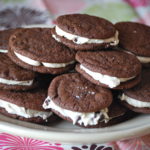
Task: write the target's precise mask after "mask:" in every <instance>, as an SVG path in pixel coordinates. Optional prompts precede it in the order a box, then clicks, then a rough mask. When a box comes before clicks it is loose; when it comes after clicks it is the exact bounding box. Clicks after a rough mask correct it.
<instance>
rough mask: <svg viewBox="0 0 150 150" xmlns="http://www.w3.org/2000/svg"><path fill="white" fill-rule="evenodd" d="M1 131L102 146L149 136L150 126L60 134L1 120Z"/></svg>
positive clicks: (63, 132)
mask: <svg viewBox="0 0 150 150" xmlns="http://www.w3.org/2000/svg"><path fill="white" fill-rule="evenodd" d="M11 119H12V118H11ZM12 120H14V121H18V120H15V119H12ZM19 122H20V121H19ZM21 122H22V121H21ZM27 124H28V123H27ZM37 126H39V125H37ZM51 128H52V129H55V128H53V127H50V129H51ZM65 130H66V129H65ZM80 130H81V129H80ZM83 130H84V129H83ZM86 130H88V129H86ZM0 131H1V132H5V133H9V134H12V135H17V136H23V137H28V138H33V139H38V140H43V141H48V142H59V143H67V144H71V143H74V144H75V143H76V144H83V143H84V144H92V143H95V144H101V143H106V142H110V141H117V140H122V139H127V138H133V137H136V136H143V135H146V134H149V133H150V124H146V125H144V124H142V125H141V126H136V127H134V128H133V127H132V128H130V129H128V128H126V129H124V130H118V131H109V132H106V131H105V132H102V133H100V132H96V130H95V132H93V129H91V130H88V132H87V133H86V132H79V129H74V132H70V131H68V132H66V131H61V132H60V130H58V131H56V129H55V130H49V131H47V130H46V129H45V130H44V129H42V126H41V129H37V128H31V127H27V126H21V125H18V124H12V123H10V122H7V121H3V120H0ZM90 131H91V132H90ZM29 133H32V134H29ZM91 133H93V134H92V138H89V136H88V135H90V134H91ZM109 134H111V136H109ZM45 135H46V136H45ZM112 137H113V139H112ZM68 139H69V141H68ZM81 139H82V140H81Z"/></svg>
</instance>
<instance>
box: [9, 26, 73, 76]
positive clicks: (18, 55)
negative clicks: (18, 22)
mask: <svg viewBox="0 0 150 150" xmlns="http://www.w3.org/2000/svg"><path fill="white" fill-rule="evenodd" d="M9 47H10V50H9V53H8V55H9V57H10V58H11V59H12V60H13V61H14V62H15V63H16V64H18V65H20V66H21V67H24V68H27V69H30V70H34V71H37V72H40V73H51V74H60V73H63V72H66V71H68V70H69V69H71V68H73V66H74V63H75V58H74V57H75V52H74V51H73V50H71V49H69V48H67V47H66V46H64V45H62V44H61V43H59V42H57V41H56V40H54V39H53V38H52V36H51V29H48V28H32V29H20V30H19V31H17V32H15V33H14V34H13V35H12V36H11V37H10V40H9Z"/></svg>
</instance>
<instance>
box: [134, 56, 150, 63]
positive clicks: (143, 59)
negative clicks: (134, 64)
mask: <svg viewBox="0 0 150 150" xmlns="http://www.w3.org/2000/svg"><path fill="white" fill-rule="evenodd" d="M136 57H137V59H138V60H139V61H140V62H141V63H143V64H146V63H150V57H142V56H136Z"/></svg>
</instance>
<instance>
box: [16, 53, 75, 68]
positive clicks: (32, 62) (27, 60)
mask: <svg viewBox="0 0 150 150" xmlns="http://www.w3.org/2000/svg"><path fill="white" fill-rule="evenodd" d="M14 54H15V55H16V56H17V57H18V58H19V59H20V60H22V61H23V62H25V63H27V64H30V65H32V66H41V65H43V66H45V67H48V68H62V67H66V66H68V65H70V64H73V63H75V61H71V62H68V63H47V62H39V61H36V60H33V59H31V58H28V57H26V56H23V55H21V54H19V53H17V52H14Z"/></svg>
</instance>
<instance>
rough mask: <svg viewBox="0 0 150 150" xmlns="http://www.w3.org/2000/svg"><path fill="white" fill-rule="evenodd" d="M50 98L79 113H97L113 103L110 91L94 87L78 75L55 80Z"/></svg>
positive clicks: (62, 106)
mask: <svg viewBox="0 0 150 150" xmlns="http://www.w3.org/2000/svg"><path fill="white" fill-rule="evenodd" d="M48 96H49V97H50V99H52V101H53V102H54V103H55V104H56V105H58V106H59V107H61V108H64V109H68V110H71V111H77V112H96V111H100V110H101V109H104V108H106V107H109V105H110V104H111V103H112V93H111V91H110V90H108V89H105V88H102V87H100V86H97V85H94V84H92V83H91V82H89V81H87V80H86V79H85V78H83V77H82V76H81V75H80V74H78V73H69V74H64V75H61V76H57V77H56V78H54V79H53V81H52V82H51V84H50V87H49V89H48Z"/></svg>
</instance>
